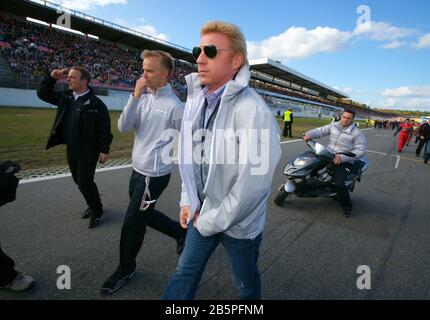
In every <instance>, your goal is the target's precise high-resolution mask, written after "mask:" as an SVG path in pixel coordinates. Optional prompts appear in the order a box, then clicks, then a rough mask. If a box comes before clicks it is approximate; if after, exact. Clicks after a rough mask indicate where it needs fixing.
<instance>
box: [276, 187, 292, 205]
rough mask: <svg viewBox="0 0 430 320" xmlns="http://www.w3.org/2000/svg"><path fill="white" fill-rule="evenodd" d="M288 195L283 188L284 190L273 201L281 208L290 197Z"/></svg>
mask: <svg viewBox="0 0 430 320" xmlns="http://www.w3.org/2000/svg"><path fill="white" fill-rule="evenodd" d="M288 195H289V193H288V192H287V191H285V190H284V189H283V188H282V190H281V191H279V193H278V194H277V195H276V197H275V199H274V200H273V201H274V202H275V204H276V205H277V206H281V205H282V203H283V202H284V200H285V199H286V198H287V197H288Z"/></svg>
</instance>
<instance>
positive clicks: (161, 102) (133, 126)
mask: <svg viewBox="0 0 430 320" xmlns="http://www.w3.org/2000/svg"><path fill="white" fill-rule="evenodd" d="M141 57H142V59H143V76H142V77H141V78H140V79H139V80H137V83H136V87H135V90H134V93H133V94H132V95H131V96H130V98H129V100H128V103H127V105H126V106H125V107H124V110H123V112H122V114H121V116H120V118H119V120H118V129H119V131H120V132H129V131H132V130H134V131H135V139H134V146H133V156H132V162H133V173H132V174H131V177H130V184H129V196H130V203H129V205H128V209H127V213H126V215H125V218H124V223H123V226H122V230H121V240H120V261H119V266H118V268H117V270H116V271H115V272H114V273H113V274H112V275H111V276H110V277H109V278H108V279H107V280H106V281H105V282H104V284H103V285H102V287H101V292H102V293H103V294H111V293H113V292H115V291H117V290H118V289H120V288H121V287H122V286H123V285H124V284H125V283H126V282H127V281H128V280H129V279H130V278H131V277H133V276H134V274H135V269H136V256H137V254H138V253H139V250H140V248H141V246H142V243H143V239H144V236H145V231H146V226H150V227H151V228H154V229H156V230H158V231H160V232H162V233H164V234H166V235H168V236H170V237H172V238H174V239H176V241H177V248H176V250H177V253H178V254H180V253H181V252H182V250H183V246H184V242H185V236H186V230H185V229H183V228H181V226H180V224H179V223H178V222H177V221H174V220H172V219H170V218H169V217H167V216H166V215H164V214H163V213H161V212H159V211H157V210H155V205H156V201H157V199H158V198H159V197H160V195H161V193H162V192H163V190H164V189H165V188H166V187H167V185H168V183H169V179H170V172H171V170H172V160H171V158H170V157H169V154H170V152H171V151H172V148H171V146H172V140H173V137H172V131H174V130H176V132H178V131H179V130H180V127H181V121H182V114H183V104H182V103H181V102H180V100H179V99H178V97H177V96H176V95H175V94H174V93H173V91H172V88H171V87H170V84H169V83H168V81H169V78H170V76H171V75H172V72H173V66H174V64H173V58H172V57H171V56H170V54H168V53H166V52H163V51H159V50H156V51H147V50H145V51H144V52H143V53H142V56H141ZM145 90H147V93H144V91H145ZM173 133H174V132H173ZM166 150H167V152H166Z"/></svg>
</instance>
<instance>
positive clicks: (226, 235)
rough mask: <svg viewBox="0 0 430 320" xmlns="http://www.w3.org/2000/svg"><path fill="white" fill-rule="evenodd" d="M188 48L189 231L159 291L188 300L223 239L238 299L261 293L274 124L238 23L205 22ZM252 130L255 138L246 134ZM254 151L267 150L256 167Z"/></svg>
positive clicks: (182, 145)
mask: <svg viewBox="0 0 430 320" xmlns="http://www.w3.org/2000/svg"><path fill="white" fill-rule="evenodd" d="M193 54H194V57H195V58H196V61H197V66H198V73H194V74H191V75H188V76H187V77H186V80H187V85H188V98H187V103H186V106H185V111H184V118H183V122H182V128H181V133H180V137H179V169H180V173H181V178H182V182H183V183H182V194H181V203H180V206H181V211H180V222H181V225H182V226H183V227H184V228H187V229H188V233H187V238H186V241H185V248H184V252H183V253H182V256H181V258H180V260H179V263H178V268H177V271H176V273H175V274H174V275H173V276H172V278H171V279H170V281H169V283H168V285H167V288H166V290H165V292H164V295H163V297H162V298H163V299H167V300H176V299H178V300H180V299H185V300H189V299H193V298H194V296H195V293H196V291H197V288H198V285H199V282H200V279H201V277H202V274H203V271H204V269H205V266H206V263H207V261H208V260H209V257H210V256H211V255H212V253H213V252H214V250H215V249H216V247H217V246H218V245H219V244H220V243H221V244H222V245H223V246H224V248H225V249H226V251H227V254H228V256H229V258H230V263H231V268H232V275H233V280H234V283H235V285H236V286H237V287H238V288H239V290H240V298H241V299H260V298H261V283H260V273H259V270H258V266H257V262H258V254H259V246H260V243H261V240H262V232H263V228H264V223H265V218H266V206H267V198H268V197H269V195H270V192H271V186H272V178H273V173H274V170H275V167H276V164H277V163H278V161H279V158H280V154H281V150H280V143H279V139H280V137H279V127H278V128H277V124H276V123H275V119H274V117H273V115H272V113H271V111H270V110H269V108H268V107H267V105H266V104H265V103H264V101H263V99H262V98H261V97H260V96H259V95H258V94H257V93H256V92H255V91H254V90H253V89H251V88H250V87H249V80H250V70H249V64H248V61H247V52H246V42H245V38H244V36H243V34H242V32H241V31H240V29H239V28H238V27H237V26H235V25H232V24H229V23H224V22H219V21H215V22H208V23H206V24H205V25H204V26H203V27H202V29H201V41H200V45H199V46H198V47H196V48H194V49H193ZM199 132H200V133H202V134H199ZM250 133H255V134H256V136H257V138H256V139H254V140H253V139H248V138H249V136H247V134H250ZM231 134H232V135H231ZM263 137H264V138H263ZM200 148H202V149H200ZM256 150H261V151H262V155H263V156H265V157H263V158H264V161H261V163H260V164H261V165H263V166H264V168H265V170H262V171H261V172H257V171H254V170H253V169H254V167H253V165H254V163H251V161H250V159H249V158H248V157H247V155H249V154H250V153H252V152H255V151H256ZM196 151H197V152H196ZM199 151H201V152H199ZM226 158H228V159H226ZM229 160H233V161H229Z"/></svg>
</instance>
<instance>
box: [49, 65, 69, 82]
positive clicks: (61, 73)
mask: <svg viewBox="0 0 430 320" xmlns="http://www.w3.org/2000/svg"><path fill="white" fill-rule="evenodd" d="M68 70H69V68H64V69H62V70H59V69H54V70H53V71H52V72H51V77H52V78H54V79H55V80H61V79H64V78H65V77H66V76H67V73H68Z"/></svg>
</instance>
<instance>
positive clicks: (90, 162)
mask: <svg viewBox="0 0 430 320" xmlns="http://www.w3.org/2000/svg"><path fill="white" fill-rule="evenodd" d="M98 159H99V154H94V155H80V154H78V153H76V152H73V151H67V162H68V164H69V168H70V171H71V173H72V177H73V180H74V181H75V183H76V184H77V185H78V188H79V190H80V191H81V193H82V195H83V196H84V198H85V201H86V202H87V205H88V206H89V207H90V208H92V209H94V210H95V211H96V212H98V213H99V214H100V215H101V213H102V210H103V207H102V202H101V200H100V194H99V190H98V189H97V185H96V184H95V182H94V174H95V172H96V166H97V162H98Z"/></svg>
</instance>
